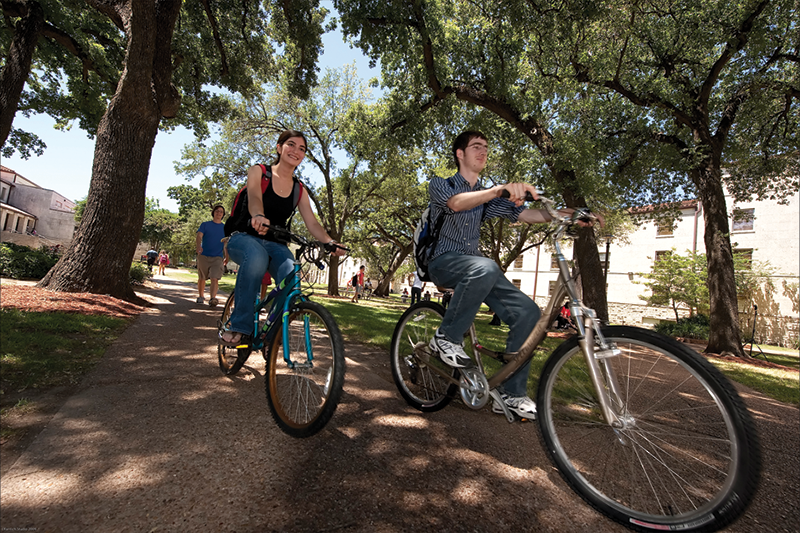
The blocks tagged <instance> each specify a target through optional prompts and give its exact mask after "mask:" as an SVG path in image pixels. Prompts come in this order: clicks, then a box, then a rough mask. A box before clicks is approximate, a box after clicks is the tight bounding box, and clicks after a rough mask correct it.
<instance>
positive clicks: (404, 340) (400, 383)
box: [389, 302, 458, 412]
mask: <svg viewBox="0 0 800 533" xmlns="http://www.w3.org/2000/svg"><path fill="white" fill-rule="evenodd" d="M443 316H444V307H442V306H441V305H439V304H437V303H434V302H417V303H416V304H414V305H412V306H411V307H409V308H408V309H407V310H406V312H405V313H403V315H402V316H401V317H400V320H398V322H397V326H395V328H394V333H393V334H392V344H391V347H390V350H389V357H390V362H391V367H392V377H393V378H394V383H395V385H396V386H397V390H399V391H400V395H401V396H403V399H405V401H406V402H407V403H408V405H410V406H411V407H413V408H415V409H417V410H419V411H423V412H433V411H438V410H440V409H443V408H444V407H445V406H447V404H449V403H450V401H451V400H452V399H453V397H454V396H455V394H456V391H457V390H458V386H456V385H454V384H452V383H449V382H448V381H447V380H445V379H444V378H442V376H440V375H439V374H437V373H435V372H434V371H432V370H430V368H429V366H430V365H436V366H437V368H440V369H442V370H444V371H445V372H447V373H449V374H450V375H451V376H453V377H456V376H457V373H458V371H457V370H455V369H453V368H451V367H449V366H447V365H446V364H444V363H443V362H442V361H441V360H439V358H438V357H431V358H430V359H429V360H428V361H427V362H423V361H420V360H419V359H418V358H417V357H416V356H415V355H414V346H415V345H417V344H418V343H425V345H427V344H428V342H430V340H431V339H432V338H433V334H434V333H436V330H437V329H438V328H439V325H440V324H441V323H442V317H443Z"/></svg>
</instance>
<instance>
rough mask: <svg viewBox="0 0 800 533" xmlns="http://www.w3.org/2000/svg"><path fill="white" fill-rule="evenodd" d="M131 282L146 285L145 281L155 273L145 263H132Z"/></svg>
mask: <svg viewBox="0 0 800 533" xmlns="http://www.w3.org/2000/svg"><path fill="white" fill-rule="evenodd" d="M130 276H131V284H133V285H144V282H145V281H146V280H148V279H150V278H152V277H153V273H152V272H151V271H150V269H149V268H148V267H147V265H146V264H143V263H133V264H131V271H130Z"/></svg>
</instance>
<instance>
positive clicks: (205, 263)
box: [197, 255, 225, 279]
mask: <svg viewBox="0 0 800 533" xmlns="http://www.w3.org/2000/svg"><path fill="white" fill-rule="evenodd" d="M197 273H198V274H199V275H201V276H202V277H203V279H222V274H224V273H225V269H224V267H223V265H222V258H221V257H209V256H207V255H198V256H197Z"/></svg>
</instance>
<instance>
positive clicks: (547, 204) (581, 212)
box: [500, 189, 597, 224]
mask: <svg viewBox="0 0 800 533" xmlns="http://www.w3.org/2000/svg"><path fill="white" fill-rule="evenodd" d="M536 194H537V196H539V201H540V202H542V205H543V206H544V208H545V211H547V213H548V214H549V215H550V216H551V217H552V218H553V222H558V223H559V224H574V223H575V222H577V221H581V222H586V223H589V224H592V223H594V222H597V216H595V215H594V214H593V213H592V212H591V211H590V210H589V209H588V208H586V207H578V208H575V210H574V211H573V212H572V216H564V215H562V214H561V213H560V212H559V211H558V209H556V204H555V202H554V201H553V200H551V199H550V198H547V197H546V196H542V195H541V192H540V191H536ZM509 196H511V195H510V193H509V192H508V190H507V189H503V190H502V191H501V192H500V197H501V198H508V197H509ZM525 201H526V202H533V201H534V198H533V195H532V194H531V193H530V191H525Z"/></svg>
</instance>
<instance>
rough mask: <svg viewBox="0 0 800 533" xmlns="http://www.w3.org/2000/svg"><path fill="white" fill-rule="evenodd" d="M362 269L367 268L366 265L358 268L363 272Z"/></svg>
mask: <svg viewBox="0 0 800 533" xmlns="http://www.w3.org/2000/svg"><path fill="white" fill-rule="evenodd" d="M362 268H367V267H365V266H364V265H361V266H360V267H358V269H359V270H361V269H362Z"/></svg>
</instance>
